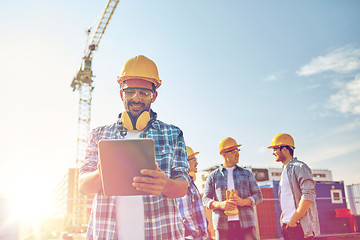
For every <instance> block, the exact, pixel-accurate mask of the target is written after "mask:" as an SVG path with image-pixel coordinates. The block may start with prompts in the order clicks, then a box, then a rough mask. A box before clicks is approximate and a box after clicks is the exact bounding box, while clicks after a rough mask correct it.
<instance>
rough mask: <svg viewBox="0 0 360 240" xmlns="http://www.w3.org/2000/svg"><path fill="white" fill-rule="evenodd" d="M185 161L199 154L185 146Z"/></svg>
mask: <svg viewBox="0 0 360 240" xmlns="http://www.w3.org/2000/svg"><path fill="white" fill-rule="evenodd" d="M186 152H187V159H190V158H193V157H194V156H195V155H197V154H199V152H194V151H193V150H192V148H191V147H189V146H186Z"/></svg>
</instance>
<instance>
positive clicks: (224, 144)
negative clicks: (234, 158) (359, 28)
mask: <svg viewBox="0 0 360 240" xmlns="http://www.w3.org/2000/svg"><path fill="white" fill-rule="evenodd" d="M240 146H241V144H237V142H236V141H235V139H233V138H231V137H227V138H224V139H223V140H221V142H220V144H219V152H220V154H222V152H223V151H224V150H232V149H235V148H237V147H240Z"/></svg>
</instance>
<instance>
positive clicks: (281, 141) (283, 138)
mask: <svg viewBox="0 0 360 240" xmlns="http://www.w3.org/2000/svg"><path fill="white" fill-rule="evenodd" d="M280 146H289V147H292V148H295V143H294V139H293V138H292V137H291V136H290V135H289V134H287V133H279V134H276V135H275V137H274V138H273V140H272V144H271V146H269V147H268V148H276V147H280Z"/></svg>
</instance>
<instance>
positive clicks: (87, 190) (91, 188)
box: [79, 170, 102, 194]
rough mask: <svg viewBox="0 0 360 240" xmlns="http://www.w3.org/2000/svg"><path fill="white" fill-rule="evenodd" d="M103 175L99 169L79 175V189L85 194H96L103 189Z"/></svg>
mask: <svg viewBox="0 0 360 240" xmlns="http://www.w3.org/2000/svg"><path fill="white" fill-rule="evenodd" d="M101 187H102V186H101V177H100V174H99V173H98V170H96V171H93V172H88V173H83V174H82V175H80V176H79V191H80V192H81V193H83V194H94V193H98V192H99V191H100V190H101Z"/></svg>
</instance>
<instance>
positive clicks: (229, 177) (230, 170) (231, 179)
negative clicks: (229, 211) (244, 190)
mask: <svg viewBox="0 0 360 240" xmlns="http://www.w3.org/2000/svg"><path fill="white" fill-rule="evenodd" d="M225 169H226V171H227V173H228V174H227V187H228V190H231V189H234V190H235V185H234V176H233V172H234V169H235V166H233V167H231V168H225ZM238 220H240V219H239V215H235V216H228V221H238Z"/></svg>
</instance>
